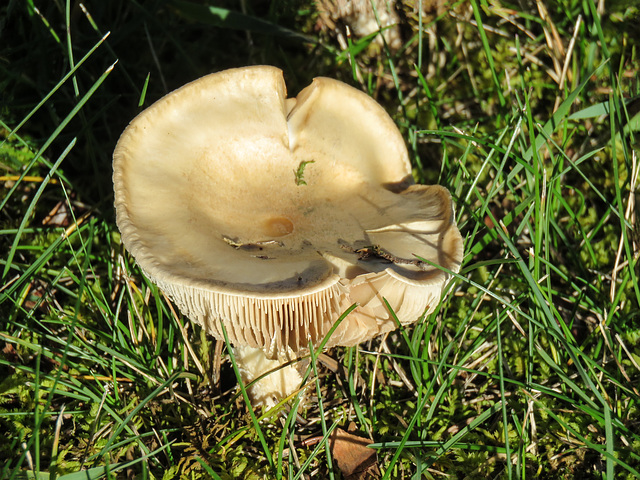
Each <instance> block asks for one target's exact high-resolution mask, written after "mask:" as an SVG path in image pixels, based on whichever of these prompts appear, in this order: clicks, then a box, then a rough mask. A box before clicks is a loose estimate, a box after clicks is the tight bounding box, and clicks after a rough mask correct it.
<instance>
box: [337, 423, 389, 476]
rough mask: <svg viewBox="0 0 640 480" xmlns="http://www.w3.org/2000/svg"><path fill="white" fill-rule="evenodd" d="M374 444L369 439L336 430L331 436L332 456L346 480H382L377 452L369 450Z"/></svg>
mask: <svg viewBox="0 0 640 480" xmlns="http://www.w3.org/2000/svg"><path fill="white" fill-rule="evenodd" d="M370 443H373V442H372V441H371V440H369V439H368V438H362V437H358V436H356V435H352V434H350V433H347V432H345V431H344V430H342V429H341V428H336V429H335V430H334V432H333V433H332V434H331V438H330V440H329V445H330V446H331V455H332V456H333V458H334V459H335V461H336V463H337V464H338V468H340V471H341V472H342V475H344V478H345V480H373V479H377V478H380V470H378V459H377V456H376V451H375V450H374V449H372V448H367V445H369V444H370Z"/></svg>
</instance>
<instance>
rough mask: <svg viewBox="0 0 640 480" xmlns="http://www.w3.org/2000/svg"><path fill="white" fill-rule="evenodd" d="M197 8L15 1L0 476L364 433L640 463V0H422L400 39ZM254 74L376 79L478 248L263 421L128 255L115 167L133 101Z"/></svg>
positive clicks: (401, 465) (487, 467)
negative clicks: (421, 306) (118, 215)
mask: <svg viewBox="0 0 640 480" xmlns="http://www.w3.org/2000/svg"><path fill="white" fill-rule="evenodd" d="M195 3H196V2H194V3H193V4H187V3H185V2H178V1H160V0H156V1H154V0H150V1H148V2H135V1H113V2H99V3H94V2H91V3H89V2H87V3H85V4H78V3H74V2H70V1H68V0H67V1H62V0H60V1H56V2H35V1H32V0H30V1H24V2H18V1H13V0H11V1H10V2H9V3H8V5H4V6H1V7H0V45H2V46H1V47H0V92H1V93H0V120H1V122H2V123H1V125H0V136H1V137H0V164H1V166H2V171H1V172H0V176H2V181H3V190H2V199H1V203H0V222H1V224H0V248H1V249H2V252H3V254H2V255H0V268H1V270H2V281H1V282H0V344H1V346H2V352H1V353H0V430H1V431H2V432H5V433H4V435H2V439H0V459H1V461H0V477H1V478H7V479H24V478H38V479H55V478H60V479H64V480H72V479H76V478H78V479H80V478H83V479H86V478H102V477H107V478H124V477H125V476H126V477H136V478H162V479H167V480H168V479H174V478H175V479H178V478H180V479H182V478H185V479H187V478H189V479H198V478H221V479H230V478H243V479H257V478H288V479H297V478H312V477H313V478H342V475H341V473H340V471H339V469H338V467H337V464H336V461H335V459H333V458H332V455H331V453H330V451H329V448H328V444H329V442H328V441H327V439H328V438H329V435H330V434H331V432H332V431H334V430H335V429H336V428H338V427H340V428H344V429H346V428H347V427H346V426H347V425H348V424H349V423H353V425H354V427H355V430H356V432H357V434H358V435H360V436H363V437H368V438H371V439H372V440H373V442H374V443H373V444H372V445H371V447H370V448H374V449H376V450H377V453H378V467H379V475H378V474H377V473H374V472H372V473H371V475H372V477H371V478H378V477H380V478H385V479H398V478H407V479H409V478H411V479H417V478H427V479H430V478H508V479H512V478H549V479H557V478H566V479H573V478H581V479H591V478H607V479H613V478H637V477H638V476H640V473H639V472H640V434H638V431H639V423H640V411H639V401H640V393H639V392H638V389H639V388H640V387H638V385H640V366H639V363H640V285H639V284H638V275H639V274H640V269H638V256H639V253H638V252H639V247H638V245H639V243H640V228H639V227H638V223H637V212H638V207H637V206H636V203H635V202H636V198H637V189H638V170H639V168H640V167H639V165H638V158H637V157H638V145H639V143H638V135H640V131H639V123H638V118H639V116H638V115H639V114H638V112H639V111H640V78H639V71H640V68H639V67H638V65H640V61H639V59H638V54H639V51H638V46H639V43H640V36H639V34H638V31H637V28H636V27H635V25H637V22H638V20H639V19H640V11H639V10H638V8H637V6H634V2H631V1H623V0H618V1H614V0H612V1H609V2H607V3H606V12H604V11H602V8H601V4H600V3H599V2H594V1H593V0H583V1H575V0H556V1H553V2H552V1H550V0H549V1H541V2H535V3H534V2H520V3H518V2H513V3H508V2H506V1H502V0H496V1H492V2H488V1H486V0H471V1H469V2H450V4H449V5H448V6H444V7H443V8H442V9H441V11H439V12H436V11H431V10H429V9H428V8H426V7H425V9H424V12H423V13H420V12H417V13H416V12H415V11H414V10H412V9H411V7H410V6H409V2H406V4H405V7H404V10H403V13H402V15H401V18H402V20H403V22H404V23H403V25H404V26H403V30H402V31H401V36H402V47H401V48H400V49H398V50H394V49H392V48H391V47H390V46H389V45H388V44H385V43H380V42H379V41H378V40H376V37H379V36H377V35H370V36H368V37H364V38H360V37H357V36H355V35H352V36H347V35H346V33H345V30H344V29H343V26H342V25H341V24H340V23H339V22H338V25H337V26H336V27H335V28H334V27H333V26H331V25H329V24H328V23H327V22H326V18H324V17H321V16H320V15H319V14H318V13H317V11H316V9H315V8H314V6H313V5H312V4H311V3H310V2H304V1H294V0H280V1H279V2H272V3H270V4H268V3H266V2H259V1H248V2H244V3H243V8H244V10H243V9H241V8H240V7H239V6H238V5H236V4H235V3H233V2H216V6H215V8H208V7H206V6H205V7H203V6H202V5H206V3H207V2H198V5H195ZM416 3H417V2H416ZM425 3H427V2H425ZM442 3H444V2H442ZM529 3H530V5H529ZM194 5H195V6H194ZM323 22H324V23H323ZM341 45H342V46H341ZM256 63H266V64H272V65H277V66H279V67H281V68H282V69H283V70H284V71H285V76H286V78H287V82H288V86H289V90H290V93H291V94H293V95H295V94H296V93H297V92H298V91H299V90H300V89H301V88H302V87H304V86H305V85H307V84H308V83H309V82H310V80H311V78H313V77H315V76H320V75H325V76H330V77H334V78H338V79H341V80H343V81H346V82H348V83H350V84H352V85H355V86H357V87H359V88H361V89H363V90H365V91H367V92H368V93H369V94H371V95H372V96H374V97H375V98H376V99H377V100H378V101H380V102H381V103H382V104H383V105H384V106H385V107H386V108H387V110H388V111H389V112H390V113H391V114H392V116H393V117H394V119H395V120H396V122H397V124H398V125H399V127H400V128H401V130H402V131H403V134H404V136H405V138H406V139H407V144H408V146H409V149H410V152H411V155H412V159H413V161H414V167H415V168H414V174H415V176H416V178H417V179H418V180H419V181H422V182H426V183H440V184H442V185H444V186H446V187H448V188H449V189H450V190H451V192H452V195H453V198H454V203H455V205H456V209H457V219H458V223H459V226H460V229H461V231H462V232H463V235H464V237H465V258H464V263H463V266H462V270H461V271H460V273H459V274H457V275H455V277H454V278H453V279H452V282H451V283H450V284H449V285H448V287H447V289H446V292H445V294H444V296H443V299H442V302H441V304H440V306H439V308H438V309H437V310H436V312H434V313H433V314H432V315H429V316H428V317H426V318H423V319H421V320H420V321H419V322H417V323H416V324H415V325H414V326H413V327H412V328H408V329H400V330H398V331H396V332H393V333H392V334H390V335H388V336H386V337H383V338H379V339H376V340H374V341H372V342H370V343H368V344H363V345H360V346H359V347H357V348H338V349H333V350H331V351H329V352H327V353H328V355H329V356H330V357H332V358H334V359H335V360H337V367H335V368H334V369H333V370H331V369H328V368H327V366H326V362H322V361H320V360H318V357H317V353H319V352H315V353H314V355H313V356H312V359H311V362H310V366H309V369H308V381H309V382H310V383H311V384H312V387H311V388H312V389H313V391H314V392H315V393H314V395H312V396H311V398H310V399H308V400H307V401H306V402H305V401H303V399H302V398H301V397H299V396H298V397H297V398H292V399H288V400H287V401H284V402H282V403H281V404H280V405H279V406H277V407H276V408H275V409H274V410H272V411H266V412H261V411H255V412H254V411H253V410H252V409H251V407H250V406H248V404H247V402H246V400H245V397H246V394H245V392H244V389H241V390H239V389H238V388H237V383H236V380H235V374H234V366H233V359H230V358H229V355H227V354H226V353H225V349H226V347H225V345H224V342H223V341H220V340H218V341H217V340H215V339H212V338H210V337H208V336H206V335H205V334H204V333H203V332H202V331H201V330H200V329H199V328H198V327H197V326H194V325H193V324H191V323H190V322H189V321H188V319H186V318H183V317H182V316H181V315H180V314H179V313H178V312H177V311H176V309H175V307H174V306H173V305H172V304H171V302H170V301H169V300H168V299H167V298H166V297H165V296H164V295H163V294H162V292H161V291H159V290H158V289H157V288H156V287H155V286H154V285H153V284H152V283H150V282H149V281H148V280H146V279H145V277H144V276H143V275H142V273H141V272H140V270H139V269H138V267H137V266H136V264H135V263H134V262H133V260H132V258H131V257H130V256H129V255H128V254H127V253H126V251H124V249H123V248H122V245H121V243H120V238H119V233H118V231H117V228H116V226H115V222H114V215H113V209H112V193H111V179H110V168H111V166H110V165H111V153H112V151H113V147H114V146H115V142H116V141H117V138H118V136H119V134H120V133H121V132H122V130H123V129H124V127H125V126H126V124H127V123H128V121H130V119H131V118H133V116H135V114H136V113H137V112H139V111H140V109H141V108H143V107H145V106H148V105H150V104H151V103H152V102H153V101H154V100H155V99H157V98H159V97H160V96H161V95H163V94H164V93H167V92H168V91H170V90H172V89H174V88H176V87H178V86H180V85H182V84H184V83H186V82H187V81H190V80H192V79H195V78H197V77H199V76H201V75H204V74H206V73H208V72H211V71H217V70H222V69H224V68H228V67H233V66H242V65H247V64H256ZM169 220H170V219H169Z"/></svg>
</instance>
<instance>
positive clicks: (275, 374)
mask: <svg viewBox="0 0 640 480" xmlns="http://www.w3.org/2000/svg"><path fill="white" fill-rule="evenodd" d="M233 354H234V355H235V358H236V363H237V365H238V370H240V376H241V377H242V381H243V382H244V384H245V385H249V384H250V383H251V382H253V381H254V380H256V379H258V378H259V377H260V376H262V375H264V374H265V373H267V372H271V373H269V375H267V376H265V377H264V378H260V379H259V380H257V381H255V383H253V385H251V386H250V387H249V388H248V389H247V392H248V393H249V398H251V402H252V403H253V405H256V406H260V405H263V406H265V407H268V408H271V407H273V406H274V405H276V404H277V403H278V401H279V400H281V399H282V398H286V397H288V396H289V395H291V394H292V393H294V392H296V391H297V390H298V389H299V388H300V384H301V383H302V376H301V375H300V372H299V371H298V369H297V368H296V365H297V364H296V363H292V364H289V365H287V362H288V361H289V360H288V359H287V358H285V357H280V358H276V359H269V358H267V356H266V354H265V352H264V350H263V349H261V348H253V347H242V346H236V347H233Z"/></svg>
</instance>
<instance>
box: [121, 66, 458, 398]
mask: <svg viewBox="0 0 640 480" xmlns="http://www.w3.org/2000/svg"><path fill="white" fill-rule="evenodd" d="M113 158H114V160H113V169H114V173H113V180H114V190H115V208H116V217H117V223H118V227H119V229H120V231H121V233H122V241H123V243H124V245H125V247H126V248H127V249H128V250H129V252H130V253H131V254H132V255H133V256H134V258H135V259H136V261H137V263H138V264H139V265H140V267H141V268H142V270H143V271H144V273H145V274H146V275H147V276H148V277H149V278H150V279H151V280H152V281H154V282H155V283H156V284H157V285H158V286H159V287H160V288H161V289H162V290H163V291H165V292H166V293H167V294H168V295H169V296H170V297H171V298H172V300H173V301H174V302H175V303H176V304H177V305H178V307H179V308H180V310H181V311H182V312H183V314H184V315H186V316H187V317H189V318H190V319H191V320H192V321H195V322H196V323H198V324H200V325H202V326H203V327H204V328H205V329H206V331H207V332H208V333H210V334H211V335H213V336H215V337H216V338H222V336H223V335H222V330H221V323H222V324H224V327H225V330H226V332H227V334H228V337H229V340H230V342H231V344H232V345H234V346H235V347H236V348H235V352H236V355H237V357H238V360H239V362H240V364H241V367H240V369H241V371H242V373H243V377H244V379H245V381H250V380H252V379H254V378H256V377H257V376H259V375H261V374H262V373H264V372H265V371H268V370H270V369H271V368H273V366H277V365H279V364H282V363H284V362H285V361H287V360H289V359H294V358H296V357H297V356H299V355H302V354H304V353H305V351H306V349H307V348H308V346H309V344H310V342H311V343H313V344H314V345H318V344H319V343H320V342H321V341H322V339H323V337H324V336H325V335H326V334H327V332H328V331H329V330H330V329H331V327H332V326H333V325H334V323H335V322H336V320H337V319H338V318H339V316H340V315H341V313H342V312H344V311H345V310H346V309H347V308H348V307H350V306H351V305H352V304H354V303H357V305H358V306H357V308H356V309H355V310H353V311H352V312H351V313H350V314H349V315H348V316H347V317H346V318H345V319H344V321H343V322H342V323H341V324H340V325H339V326H338V328H337V329H336V330H335V332H334V333H333V335H332V336H331V337H330V338H329V339H328V342H327V346H334V345H347V346H351V345H356V344H358V343H360V342H362V341H364V340H367V339H370V338H372V337H374V336H376V335H379V334H381V333H384V332H388V331H391V330H393V329H394V328H395V327H396V324H395V322H394V319H393V317H392V315H391V314H390V312H389V310H388V309H387V306H386V304H385V302H384V300H385V299H386V301H387V302H388V303H389V305H390V307H391V308H392V310H393V311H394V312H395V314H396V315H397V318H398V319H399V321H400V322H401V323H402V324H409V323H411V322H415V321H416V320H417V319H418V318H419V317H420V316H421V315H422V314H423V313H424V312H425V311H426V312H431V311H433V309H434V308H435V307H436V305H437V304H438V302H439V299H440V296H441V293H442V289H443V286H444V284H445V283H446V281H447V280H448V278H449V274H448V273H447V271H457V270H458V268H459V265H460V261H461V258H462V239H461V237H460V233H459V232H458V229H457V227H456V225H455V222H454V218H453V211H452V205H451V198H450V195H449V192H448V191H447V190H446V189H445V188H442V187H440V186H425V185H416V184H414V182H413V179H412V177H411V166H410V163H409V159H408V153H407V150H406V147H405V144H404V140H403V138H402V136H401V134H400V133H399V131H398V129H397V128H396V126H395V124H394V123H393V121H392V119H391V118H390V117H389V116H388V115H387V113H386V112H385V111H384V109H383V108H382V107H380V106H379V105H378V104H377V103H376V102H375V101H374V100H372V99H371V98H370V97H369V96H367V95H366V94H364V93H363V92H360V91H358V90H356V89H355V88H352V87H350V86H347V85H346V84H344V83H341V82H339V81H336V80H332V79H329V78H316V79H315V80H314V81H313V83H312V84H311V85H310V86H308V87H307V88H305V89H304V90H302V91H301V92H300V94H299V95H298V96H297V97H296V98H287V97H286V88H285V84H284V80H283V76H282V72H281V71H280V70H279V69H277V68H274V67H268V66H256V67H246V68H238V69H232V70H226V71H223V72H220V73H215V74H212V75H208V76H205V77H203V78H200V79H199V80H196V81H194V82H192V83H189V84H187V85H185V86H183V87H182V88H179V89H178V90H175V91H174V92H172V93H170V94H168V95H166V96H165V97H164V98H162V99H160V100H159V101H157V102H156V103H154V104H153V105H152V106H151V107H149V108H147V109H146V110H144V111H143V112H142V113H140V114H139V115H138V116H137V117H136V118H135V119H134V120H133V121H132V122H131V124H130V125H129V126H128V127H127V128H126V130H125V131H124V133H123V134H122V136H121V137H120V140H119V141H118V144H117V146H116V149H115V152H114V156H113ZM270 362H271V363H270ZM299 381H300V376H299V375H298V376H296V371H295V367H292V366H289V367H285V368H284V369H282V370H280V371H279V372H276V373H274V374H273V375H271V376H269V377H267V378H266V379H264V380H261V381H259V382H257V383H256V384H255V385H254V387H253V388H252V389H251V390H250V393H251V394H252V397H253V400H254V402H256V403H264V404H273V402H274V401H275V400H276V399H277V398H279V397H282V396H283V395H286V394H287V393H289V392H291V391H292V390H295V388H297V387H298V386H299V385H298V384H299Z"/></svg>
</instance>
